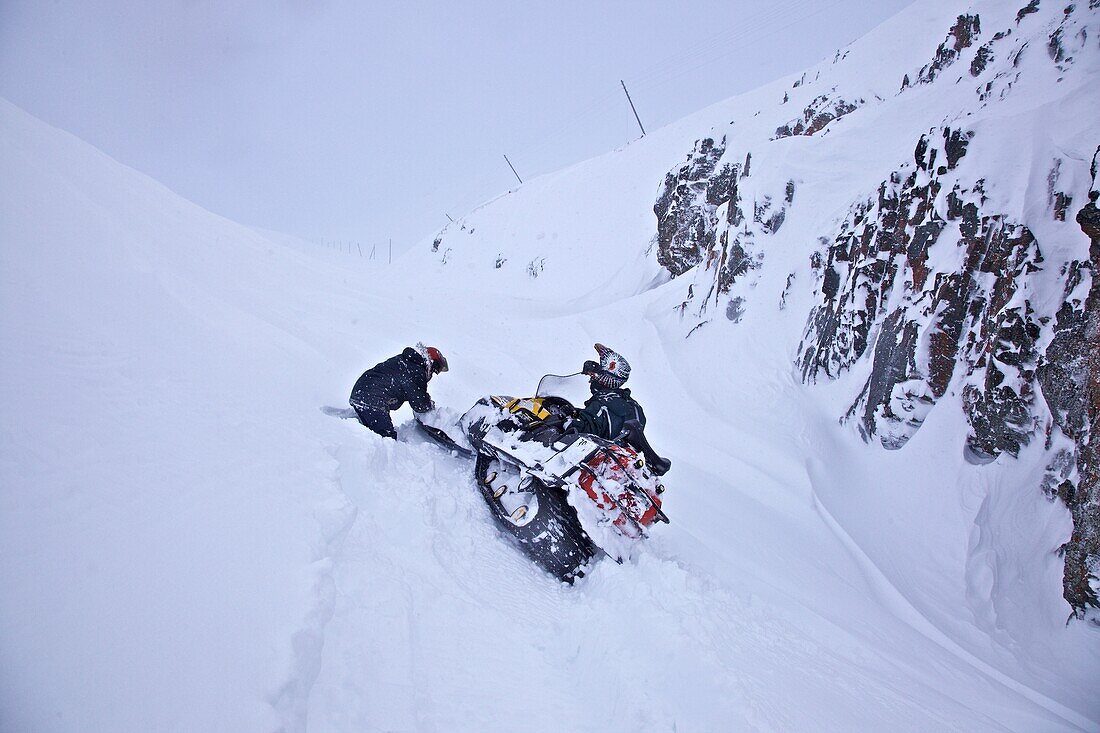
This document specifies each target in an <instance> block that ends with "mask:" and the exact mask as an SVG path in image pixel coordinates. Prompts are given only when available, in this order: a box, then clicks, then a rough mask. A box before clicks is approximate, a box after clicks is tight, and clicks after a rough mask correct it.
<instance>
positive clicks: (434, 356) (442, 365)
mask: <svg viewBox="0 0 1100 733" xmlns="http://www.w3.org/2000/svg"><path fill="white" fill-rule="evenodd" d="M425 351H426V352H427V354H428V362H429V363H430V364H431V366H432V374H439V373H440V372H445V371H447V358H446V357H445V356H443V354H442V352H440V350H439V349H437V348H435V347H434V346H429V347H428V348H427V349H425Z"/></svg>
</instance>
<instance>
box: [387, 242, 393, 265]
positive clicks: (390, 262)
mask: <svg viewBox="0 0 1100 733" xmlns="http://www.w3.org/2000/svg"><path fill="white" fill-rule="evenodd" d="M386 264H387V265H392V264H393V240H392V239H391V240H390V261H389V262H387V263H386Z"/></svg>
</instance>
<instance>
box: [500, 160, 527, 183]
mask: <svg viewBox="0 0 1100 733" xmlns="http://www.w3.org/2000/svg"><path fill="white" fill-rule="evenodd" d="M504 162H505V163H507V164H508V167H509V168H511V169H512V173H515V176H516V180H517V181H519V182H520V183H523V179H522V178H520V177H519V173H516V167H515V166H514V165H512V161H510V160H508V156H507V155H505V156H504Z"/></svg>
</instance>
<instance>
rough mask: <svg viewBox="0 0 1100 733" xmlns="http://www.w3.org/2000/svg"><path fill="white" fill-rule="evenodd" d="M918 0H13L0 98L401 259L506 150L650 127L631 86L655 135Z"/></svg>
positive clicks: (122, 156) (489, 181)
mask: <svg viewBox="0 0 1100 733" xmlns="http://www.w3.org/2000/svg"><path fill="white" fill-rule="evenodd" d="M911 1H912V0H822V1H821V2H817V1H815V0H776V1H775V2H764V1H762V0H725V1H720V0H699V1H695V0H668V1H667V2H650V1H648V0H646V1H643V0H633V1H629V0H608V1H606V2H601V1H599V0H592V1H591V2H585V3H582V2H575V1H574V2H569V1H567V2H558V3H550V2H543V3H533V2H515V1H513V2H499V1H498V2H488V1H480V2H457V1H452V2H417V1H415V0H410V1H407V2H390V3H378V2H354V1H353V0H322V1H319V2H307V0H238V1H237V2H229V1H228V0H222V1H220V2H219V1H217V0H160V1H159V2H158V1H156V0H147V1H141V0H131V1H130V2H121V1H120V0H82V1H81V0H52V1H50V0H0V95H2V96H4V97H6V98H8V99H9V100H10V101H12V102H14V103H15V104H18V105H19V106H21V107H23V108H24V109H26V110H27V111H29V112H31V113H32V114H35V115H37V116H38V117H41V118H42V119H44V120H46V121H47V122H50V123H51V124H54V125H57V126H58V127H61V128H63V129H65V130H68V131H70V132H72V133H74V134H75V135H77V136H78V137H81V138H83V139H85V140H87V141H88V142H90V143H92V144H93V145H95V146H97V147H99V148H101V149H102V150H104V151H105V152H107V153H108V154H110V155H111V156H113V157H114V158H116V159H118V160H120V161H122V162H123V163H126V164H128V165H130V166H133V167H134V168H137V169H138V170H141V171H143V172H145V173H148V174H149V175H151V176H152V177H154V178H156V179H157V180H159V181H161V182H162V183H164V184H166V185H167V186H169V187H170V188H172V189H173V190H175V191H177V192H178V193H180V194H182V195H183V196H185V197H186V198H188V199H191V200H192V201H195V202H196V203H198V204H200V205H202V206H204V207H206V208H208V209H210V210H212V211H215V212H217V213H219V214H222V215H224V216H227V217H229V218H231V219H234V220H236V221H239V222H242V223H246V224H252V225H255V226H259V227H264V228H268V229H275V230H279V231H284V232H289V233H292V234H296V235H298V236H301V237H305V238H310V239H317V238H321V237H324V238H328V239H344V240H357V241H359V242H362V243H363V244H364V245H366V244H369V243H372V242H382V241H385V239H386V238H387V237H392V238H393V239H394V249H395V250H397V249H403V248H404V247H407V246H409V245H411V244H414V243H415V242H417V241H419V240H420V239H422V238H424V237H427V236H429V235H431V234H432V233H434V232H435V231H436V230H438V229H439V228H440V227H442V226H443V225H444V224H445V223H446V221H447V220H446V217H445V212H446V213H450V214H451V215H452V216H454V217H456V218H457V217H458V216H459V215H461V214H462V213H464V212H465V211H468V210H469V209H471V208H472V207H473V206H475V205H476V204H477V203H479V202H481V201H483V200H485V199H487V198H490V197H491V196H493V195H495V194H497V193H499V192H500V191H503V190H505V189H507V188H509V187H510V186H512V185H514V183H515V179H514V177H513V176H512V173H511V171H509V170H508V167H507V165H506V163H505V162H504V159H503V158H502V155H503V154H505V153H507V155H508V157H509V158H510V159H511V160H512V162H513V164H515V166H516V168H517V169H518V170H519V173H520V175H521V176H523V177H524V179H527V178H530V177H533V176H535V175H538V174H540V173H546V172H549V171H552V170H556V169H559V168H562V167H564V166H567V165H569V164H571V163H574V162H577V161H578V160H582V159H585V158H588V157H591V156H594V155H598V154H600V153H603V152H606V151H608V150H611V149H613V148H616V147H618V146H620V145H622V144H623V143H625V142H627V141H629V140H631V139H633V138H634V137H637V136H638V134H639V132H638V128H637V124H636V123H635V121H634V117H633V115H632V113H631V112H630V108H629V106H628V105H627V102H626V99H625V97H624V96H623V93H622V88H621V87H620V86H619V79H623V80H625V81H626V84H627V86H628V87H629V88H630V93H631V96H632V97H633V98H634V103H635V105H637V107H638V112H639V114H640V115H641V118H642V122H643V124H644V125H645V126H646V130H647V131H651V130H653V129H656V128H657V127H660V126H662V125H665V124H667V123H669V122H672V121H673V120H676V119H679V118H681V117H684V116H685V115H688V114H690V113H692V112H694V111H696V110H698V109H701V108H702V107H705V106H707V105H709V104H713V103H714V102H718V101H720V100H722V99H725V98H727V97H730V96H733V95H734V94H737V93H740V92H743V91H747V90H749V89H752V88H754V87H757V86H759V85H761V84H763V83H765V82H768V81H771V80H772V79H775V78H776V77H779V76H782V75H784V74H787V73H791V72H795V71H798V70H800V69H802V68H804V67H806V66H809V65H810V64H812V63H814V62H816V61H818V60H819V59H821V58H823V57H825V56H828V55H831V54H832V52H833V51H834V50H835V49H837V48H839V47H840V46H843V45H845V44H847V43H849V42H851V41H853V40H855V39H856V38H858V37H859V36H861V35H863V34H864V33H865V32H867V31H868V30H870V29H871V28H873V27H874V26H875V25H877V24H878V23H880V22H881V21H883V20H885V19H886V18H887V17H889V16H890V15H893V14H894V13H896V12H897V11H898V10H900V9H901V8H902V7H904V6H905V5H908V4H909V3H910V2H911ZM686 152H687V151H685V154H686ZM658 183H659V182H658V181H655V182H654V191H656V187H657V184H658Z"/></svg>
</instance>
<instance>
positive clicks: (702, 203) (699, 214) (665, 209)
mask: <svg viewBox="0 0 1100 733" xmlns="http://www.w3.org/2000/svg"><path fill="white" fill-rule="evenodd" d="M724 152H725V140H722V141H721V142H719V143H718V144H715V142H714V140H713V139H711V138H709V137H708V138H705V139H703V140H700V141H699V142H697V143H696V144H695V149H694V150H692V151H691V153H689V154H688V158H687V162H686V163H685V164H684V165H682V166H680V168H679V169H678V170H676V171H670V172H669V173H668V174H667V175H666V176H665V182H664V186H662V188H661V192H660V195H659V196H658V197H657V203H655V204H654V205H653V213H654V214H656V215H657V242H658V248H657V261H658V262H659V263H660V264H661V266H662V267H665V268H667V269H668V271H669V272H671V273H672V274H673V275H682V274H683V273H685V272H687V271H688V270H690V269H691V268H692V267H695V266H696V265H697V264H699V263H700V262H701V261H702V259H703V254H704V253H705V252H706V251H708V250H710V249H712V248H713V246H714V228H715V225H716V224H717V216H716V214H715V211H716V209H717V208H718V206H717V202H718V201H725V200H728V199H729V198H730V196H731V195H736V186H737V184H736V181H737V171H735V170H730V169H728V167H727V168H726V169H723V171H722V172H721V173H720V174H719V175H717V176H714V175H713V174H714V169H715V166H716V165H717V164H718V160H719V159H720V158H721V157H722V154H723V153H724Z"/></svg>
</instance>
